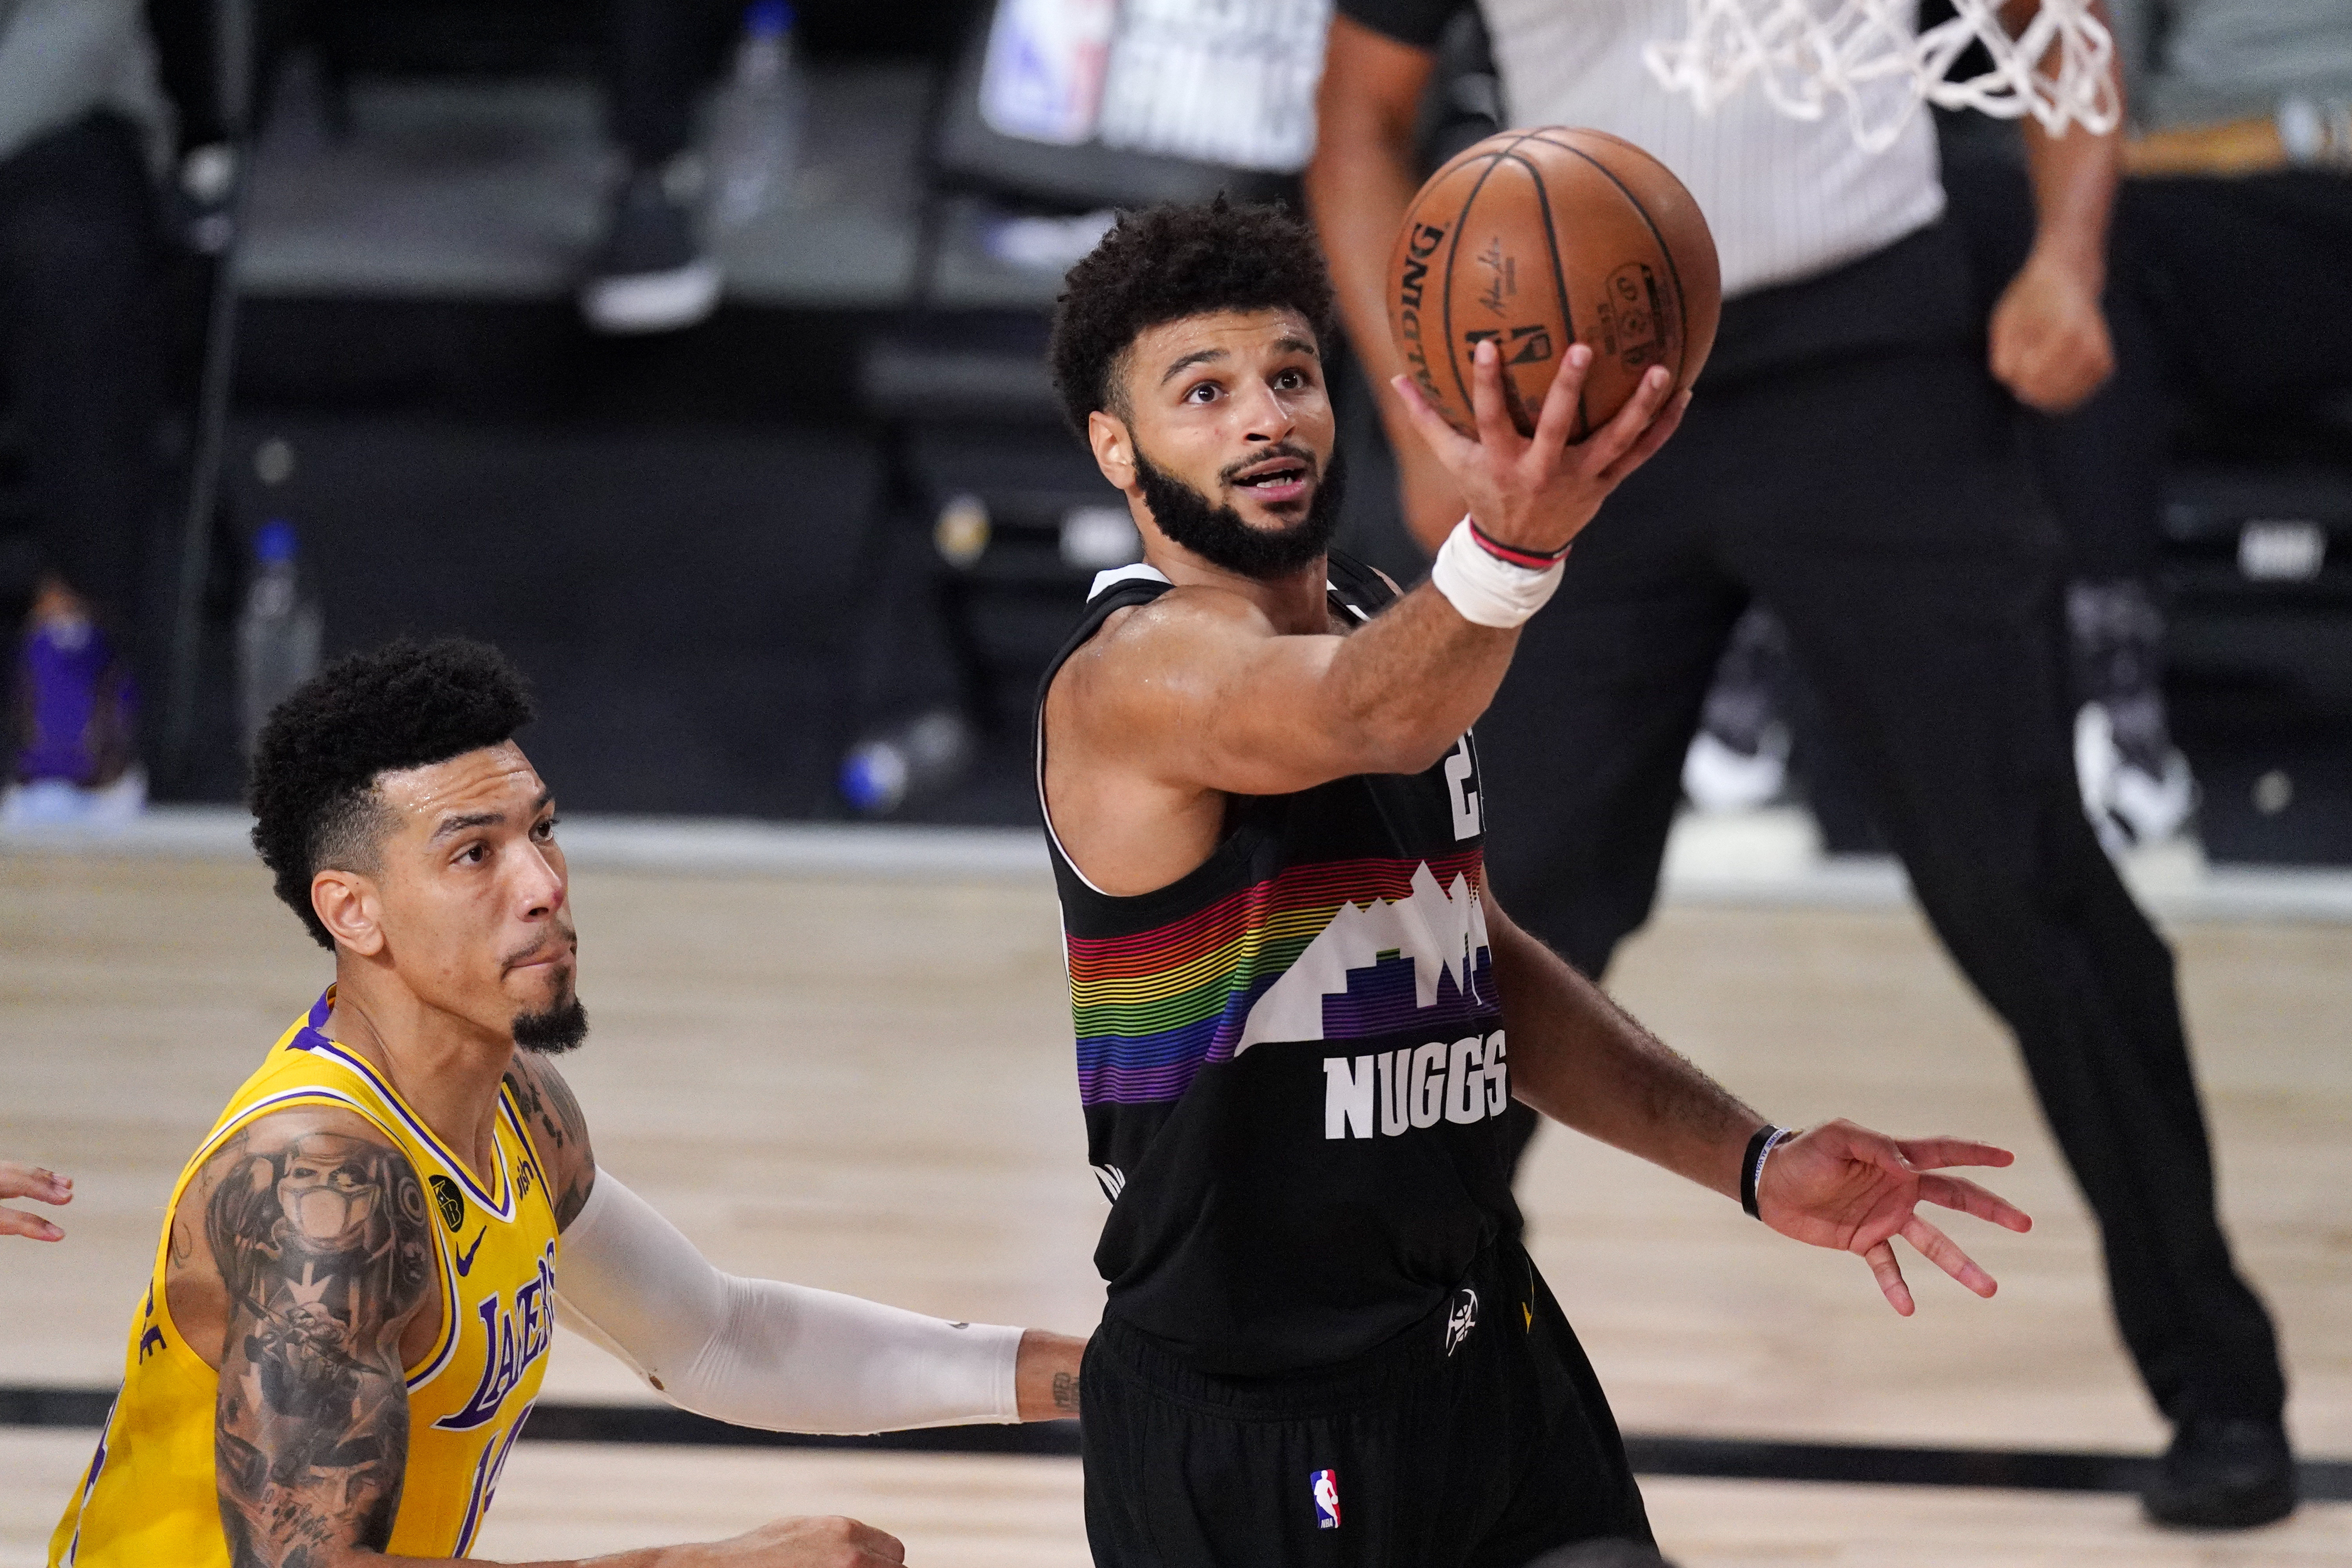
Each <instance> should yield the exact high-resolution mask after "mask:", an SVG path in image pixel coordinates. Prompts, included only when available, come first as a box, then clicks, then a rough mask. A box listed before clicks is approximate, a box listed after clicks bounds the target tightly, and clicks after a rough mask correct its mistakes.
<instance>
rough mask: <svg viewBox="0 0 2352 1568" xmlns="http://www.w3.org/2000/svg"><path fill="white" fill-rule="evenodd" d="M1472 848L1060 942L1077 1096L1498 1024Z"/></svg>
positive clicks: (1478, 867)
mask: <svg viewBox="0 0 2352 1568" xmlns="http://www.w3.org/2000/svg"><path fill="white" fill-rule="evenodd" d="M1484 874H1485V865H1484V861H1483V859H1482V858H1481V856H1480V852H1479V851H1478V850H1477V849H1475V848H1471V849H1465V850H1462V851H1460V852H1459V853H1456V854H1453V855H1446V856H1441V857H1437V858H1433V859H1426V860H1423V859H1397V858H1365V859H1356V860H1332V861H1319V862H1316V863H1313V864H1308V865H1297V866H1289V867H1286V868H1284V869H1283V870H1282V871H1281V873H1280V874H1278V875H1277V876H1276V877H1273V878H1271V879H1267V880H1265V881H1263V882H1258V883H1255V884H1253V885H1251V886H1250V887H1247V888H1244V889H1239V890H1238V891H1236V892H1234V893H1233V894H1232V895H1230V896H1229V897H1227V898H1224V899H1222V900H1218V901H1217V902H1216V903H1214V904H1213V905H1210V906H1209V907H1208V908H1206V909H1203V910H1196V911H1194V912H1193V913H1192V914H1191V915H1188V916H1186V917H1184V918H1183V919H1181V920H1179V921H1171V922H1169V923H1168V924H1167V925H1164V926H1160V927H1158V928H1156V929H1154V930H1151V931H1141V932H1138V933H1136V934H1135V935H1132V936H1124V937H1107V938H1089V937H1078V936H1073V937H1071V938H1070V939H1069V959H1070V1000H1071V1006H1072V1011H1073V1013H1074V1015H1075V1016H1076V1022H1077V1035H1078V1041H1077V1046H1078V1092H1079V1098H1080V1100H1082V1101H1083V1102H1084V1103H1085V1104H1087V1105H1101V1104H1118V1105H1139V1104H1148V1103H1151V1102H1154V1101H1162V1100H1175V1099H1178V1098H1179V1097H1181V1095H1182V1094H1183V1092H1184V1090H1185V1089H1187V1088H1188V1087H1190V1085H1191V1084H1192V1079H1193V1078H1194V1077H1195V1076H1196V1075H1197V1074H1198V1073H1199V1072H1200V1070H1201V1069H1202V1068H1203V1067H1206V1066H1207V1065H1209V1064H1210V1063H1212V1062H1219V1061H1227V1060H1230V1059H1232V1058H1234V1057H1235V1056H1237V1055H1239V1054H1240V1053H1241V1052H1242V1051H1244V1050H1245V1049H1247V1048H1248V1047H1250V1046H1252V1045H1255V1044H1257V1043H1259V1042H1261V1041H1268V1040H1350V1039H1366V1038H1371V1037H1378V1036H1381V1035H1389V1034H1394V1033H1397V1032H1399V1031H1402V1030H1406V1029H1413V1028H1420V1027H1424V1026H1425V1027H1428V1028H1429V1029H1431V1030H1433V1031H1439V1032H1442V1031H1444V1030H1447V1029H1450V1028H1453V1027H1454V1026H1456V1025H1460V1024H1464V1023H1466V1022H1468V1021H1469V1020H1471V1019H1474V1018H1478V1017H1482V1016H1492V1015H1495V1014H1497V1013H1498V1012H1499V1011H1500V1008H1499V1006H1498V1005H1497V1003H1496V999H1495V986H1494V977H1493V969H1492V961H1491V959H1490V957H1489V955H1488V953H1487V943H1486V909H1485V905H1484V902H1483V900H1482V898H1481V893H1480V888H1481V884H1482V882H1483V879H1484Z"/></svg>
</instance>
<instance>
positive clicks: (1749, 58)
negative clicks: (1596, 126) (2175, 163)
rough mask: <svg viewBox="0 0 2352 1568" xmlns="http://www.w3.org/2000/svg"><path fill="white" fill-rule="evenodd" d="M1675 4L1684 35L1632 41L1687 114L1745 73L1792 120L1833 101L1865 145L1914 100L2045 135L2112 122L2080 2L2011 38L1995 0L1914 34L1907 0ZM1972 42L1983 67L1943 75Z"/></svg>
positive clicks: (1958, 8) (2050, 9)
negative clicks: (1689, 106)
mask: <svg viewBox="0 0 2352 1568" xmlns="http://www.w3.org/2000/svg"><path fill="white" fill-rule="evenodd" d="M1688 4H1689V6H1690V19H1691V24H1690V32H1689V35H1688V36H1687V37H1684V38H1683V39H1681V40H1680V41H1678V42H1677V41H1661V42H1659V43H1654V44H1649V45H1646V46H1644V47H1643V51H1642V55H1643V59H1644V60H1645V61H1646V62H1647V64H1648V65H1649V68H1650V71H1651V74H1652V75H1654V76H1655V77H1656V78H1657V79H1659V80H1660V81H1661V82H1663V83H1664V84H1665V86H1666V87H1667V88H1668V89H1671V90H1673V91H1675V92H1687V93H1688V94H1690V96H1691V99H1692V101H1693V102H1695V103H1696V104H1697V106H1698V110H1699V112H1700V113H1701V114H1712V113H1714V112H1715V110H1716V108H1717V105H1719V104H1721V103H1722V102H1723V101H1724V100H1726V99H1727V98H1729V97H1731V96H1732V94H1734V93H1736V92H1738V91H1739V89H1741V88H1742V87H1744V86H1746V85H1747V83H1748V79H1749V78H1750V77H1755V78H1758V79H1760V81H1761V84H1762V90H1763V92H1764V94H1765V96H1766V97H1767V98H1768V99H1769V100H1771V103H1772V106H1773V107H1774V108H1775V109H1777V110H1780V112H1781V113H1783V114H1788V115H1791V116H1794V117H1795V118H1797V119H1799V120H1819V119H1820V118H1821V117H1822V115H1824V114H1826V113H1827V112H1829V110H1830V106H1831V104H1832V102H1833V101H1836V100H1843V101H1844V104H1845V111H1846V119H1847V122H1848V123H1849V125H1850V126H1851V127H1852V129H1853V139H1854V140H1855V141H1856V142H1859V143H1861V145H1862V146H1863V147H1864V148H1865V149H1866V150H1868V151H1870V152H1873V153H1882V152H1885V150H1886V149H1887V148H1889V147H1891V146H1893V145H1894V144H1895V140H1896V139H1897V138H1898V137H1899V136H1901V134H1902V132H1903V128H1904V125H1905V123H1906V122H1907V121H1909V120H1910V118H1911V116H1912V115H1914V114H1915V113H1916V112H1918V109H1919V105H1920V104H1921V103H1922V102H1927V103H1934V104H1937V105H1939V106H1941V107H1943V108H1946V109H1974V110H1981V111H1982V112H1984V113H1986V114H1991V115H1997V116H1999V117H2000V118H2001V119H2003V120H2015V119H2019V118H2021V117H2022V116H2024V115H2028V114H2031V115H2032V116H2033V118H2034V119H2036V120H2038V121H2041V122H2042V126H2043V128H2044V129H2046V130H2048V131H2049V132H2051V133H2052V134H2053V135H2054V134H2056V133H2058V132H2062V131H2063V130H2064V129H2065V128H2066V126H2067V125H2068V124H2069V123H2070V122H2071V123H2073V124H2076V125H2080V126H2081V127H2083V129H2084V130H2085V131H2087V132H2090V133H2091V134H2092V135H2095V136H2104V135H2106V134H2107V133H2108V132H2111V131H2113V130H2115V128H2116V125H2117V124H2118V123H2119V122H2120V121H2122V118H2123V105H2122V103H2121V102H2120V100H2118V98H2117V95H2116V86H2115V80H2114V57H2115V40H2114V39H2113V38H2112V37H2109V36H2108V33H2107V29H2106V28H2105V27H2104V26H2101V25H2100V23H2099V20H2098V18H2097V17H2095V16H2092V15H2091V14H2090V5H2089V0H2042V7H2041V9H2040V10H2039V11H2038V12H2037V13H2036V14H2035V16H2034V17H2033V20H2032V22H2030V23H2028V24H2027V26H2026V28H2025V31H2024V33H2023V34H2021V36H2019V37H2014V38H2012V37H2010V35H2009V31H2008V29H2007V28H2005V27H2003V26H2001V24H2000V16H1999V14H1998V5H1996V4H1995V0H1953V9H1954V11H1955V12H1956V13H1957V14H1956V15H1955V16H1953V17H1952V18H1951V19H1950V20H1949V21H1947V22H1940V23H1938V24H1937V25H1936V26H1933V27H1930V28H1928V29H1927V31H1926V32H1924V33H1923V32H1919V31H1917V30H1916V28H1915V27H1914V26H1912V23H1911V18H1912V17H1913V16H1916V15H1917V10H1918V7H1917V0H1688ZM1832 7H1833V8H1832ZM1979 42H1980V43H1982V44H1983V45H1984V46H1985V48H1986V50H1987V52H1989V53H1990V55H1991V56H1992V62H1993V68H1992V69H1990V70H1989V71H1986V72H1985V73H1983V74H1982V75H1980V76H1973V77H1969V78H1967V79H1963V80H1959V81H1949V80H1947V79H1945V73H1946V72H1947V71H1948V70H1950V69H1951V68H1952V62H1953V61H1955V60H1957V59H1958V58H1959V57H1960V56H1961V54H1962V53H1964V52H1965V51H1966V50H1967V48H1968V47H1969V45H1970V44H1973V43H1979ZM2045 60H2054V62H2055V64H2056V67H2057V69H2056V70H2055V72H2054V73H2053V72H2051V71H2046V70H2044V69H2042V65H2043V62H2044V61H2045ZM1881 83H1891V84H1894V85H1895V87H1896V88H1898V89H1899V90H1894V91H1890V90H1888V89H1886V88H1883V87H1881V86H1880V85H1879V84H1881Z"/></svg>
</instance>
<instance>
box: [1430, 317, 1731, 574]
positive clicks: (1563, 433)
mask: <svg viewBox="0 0 2352 1568" xmlns="http://www.w3.org/2000/svg"><path fill="white" fill-rule="evenodd" d="M1502 357H1503V356H1502V352H1501V351H1500V350H1498V349H1497V348H1496V346H1495V344H1494V343H1493V342H1492V341H1491V340H1489V341H1486V342H1480V343H1479V345H1478V347H1477V349H1476V351H1475V353H1473V355H1472V365H1471V372H1470V381H1471V386H1470V407H1471V410H1472V412H1473V413H1475V415H1476V416H1477V420H1478V435H1477V438H1476V439H1475V440H1474V439H1472V438H1471V437H1467V436H1465V435H1463V434H1462V433H1461V432H1460V431H1458V430H1456V429H1454V426H1451V425H1448V424H1447V423H1446V422H1445V420H1444V416H1441V415H1440V414H1439V413H1438V412H1437V411H1436V410H1435V409H1433V408H1432V407H1431V406H1430V405H1429V403H1428V400H1427V399H1425V398H1423V396H1422V395H1421V388H1419V387H1417V386H1415V385H1414V384H1412V378H1411V377H1409V376H1402V375H1401V376H1398V377H1397V378H1396V380H1395V382H1394V383H1393V385H1394V386H1395V387H1396V391H1397V395H1398V396H1399V397H1401V398H1402V399H1403V400H1404V405H1405V414H1406V416H1408V417H1410V418H1411V419H1412V426H1413V428H1414V429H1415V430H1418V431H1419V432H1420V433H1421V438H1422V439H1423V441H1425V442H1426V443H1428V445H1429V449H1430V450H1431V451H1432V452H1433V453H1435V454H1436V456H1437V460H1438V461H1439V462H1440V463H1443V464H1444V466H1445V470H1446V472H1448V473H1449V474H1452V475H1453V476H1454V483H1455V484H1456V485H1458V486H1459V487H1460V488H1461V490H1462V497H1463V499H1464V500H1465V501H1467V502H1468V503H1469V506H1470V515H1471V516H1472V517H1474V518H1475V519H1476V520H1477V521H1478V526H1479V527H1480V528H1481V529H1483V530H1485V531H1486V534H1487V535H1488V537H1490V538H1492V539H1494V540H1496V541H1497V542H1500V543H1504V544H1508V545H1512V546H1514V547H1516V548H1517V549H1520V550H1527V551H1532V552H1535V553H1536V554H1538V555H1550V554H1554V553H1557V552H1559V550H1561V549H1562V548H1564V547H1565V546H1566V545H1567V543H1568V542H1569V541H1570V540H1571V539H1574V538H1575V537H1576V536H1577V535H1578V534H1579V533H1580V532H1582V531H1584V525H1585V524H1586V523H1588V522H1591V521H1592V515H1593V513H1595V512H1597V511H1599V510H1601V502H1602V501H1603V500H1607V499H1608V497H1609V492H1610V491H1611V490H1613V489H1616V488H1617V486H1618V485H1619V484H1620V483H1621V482H1622V480H1623V479H1624V478H1625V476H1626V475H1628V474H1630V473H1632V472H1633V470H1634V469H1635V468H1640V467H1641V466H1642V465H1643V463H1645V462H1647V461H1649V458H1650V454H1652V453H1653V452H1655V451H1656V450H1657V449H1658V448H1659V447H1662V446H1664V444H1665V440H1666V437H1669V436H1671V435H1673V434H1674V433H1675V426H1677V425H1679V424H1680V423H1682V417H1683V410H1684V409H1685V408H1686V407H1688V406H1689V405H1690V394H1689V393H1687V392H1685V393H1684V394H1682V395H1680V396H1675V395H1672V388H1673V385H1674V377H1673V376H1671V375H1669V374H1667V373H1666V369H1665V367H1664V366H1663V365H1652V366H1651V367H1650V369H1649V370H1648V372H1647V373H1646V374H1643V377H1642V382H1641V384H1640V385H1639V386H1637V387H1635V388H1634V390H1633V396H1631V397H1629V398H1627V399H1626V400H1625V406H1624V407H1622V408H1621V409H1619V410H1618V411H1617V413H1616V416H1614V417H1613V418H1612V419H1611V420H1610V421H1609V423H1608V424H1606V425H1604V426H1601V428H1600V429H1599V430H1596V431H1594V432H1593V433H1592V434H1591V435H1590V436H1588V437H1585V438H1584V439H1583V440H1581V441H1579V442H1577V443H1576V444H1575V445H1574V446H1570V444H1569V439H1568V433H1569V432H1570V430H1571V429H1573V428H1574V427H1575V425H1576V405H1577V397H1578V395H1579V394H1580V393H1581V392H1582V391H1583V390H1584V378H1585V375H1586V374H1587V373H1588V372H1589V371H1590V370H1591V368H1592V351H1591V349H1590V348H1589V347H1587V346H1586V345H1584V344H1583V343H1574V344H1571V345H1570V348H1569V351H1568V353H1566V354H1564V355H1563V356H1561V359H1560V363H1559V374H1556V375H1554V376H1553V377H1552V383H1551V391H1550V392H1549V393H1547V394H1546V395H1544V404H1543V411H1542V413H1541V414H1540V415H1539V416H1538V417H1537V419H1536V432H1535V434H1534V435H1533V436H1522V435H1520V434H1519V432H1518V427H1517V426H1516V425H1514V424H1513V423H1512V422H1511V416H1510V409H1509V406H1508V405H1507V403H1506V401H1505V400H1504V396H1503V363H1502Z"/></svg>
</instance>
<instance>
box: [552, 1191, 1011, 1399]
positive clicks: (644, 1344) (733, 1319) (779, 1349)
mask: <svg viewBox="0 0 2352 1568" xmlns="http://www.w3.org/2000/svg"><path fill="white" fill-rule="evenodd" d="M556 1300H557V1305H558V1308H559V1310H560V1315H561V1317H562V1321H564V1322H566V1323H567V1324H569V1325H570V1326H571V1327H572V1328H575V1329H579V1330H581V1331H583V1332H585V1333H586V1334H587V1335H588V1337H589V1338H591V1339H593V1340H594V1341H595V1342H597V1343H599V1344H601V1345H603V1346H604V1348H605V1349H606V1350H609V1351H611V1352H613V1353H614V1354H615V1355H616V1356H619V1357H620V1358H621V1360H622V1361H624V1362H625V1363H627V1364H628V1365H630V1366H631V1367H634V1368H635V1370H636V1372H637V1373H638V1374H639V1375H640V1376H642V1377H644V1378H645V1379H646V1382H648V1383H650V1384H652V1385H653V1386H654V1387H655V1388H656V1390H658V1391H659V1392H660V1393H661V1394H662V1396H663V1397H664V1398H666V1399H667V1400H668V1401H669V1402H670V1403H671V1404H673V1405H679V1406H681V1407H683V1408H685V1409H688V1410H692V1411H695V1412H697V1413H698V1414H700V1415H710V1416H715V1417H717V1418H718V1419H719V1420H721V1421H731V1422H733V1423H735V1424H736V1425H737V1426H763V1427H767V1428H769V1429H770V1430H772V1431H780V1432H831V1433H862V1432H890V1431H897V1430H900V1429H902V1428H905V1427H909V1426H966V1425H969V1424H971V1423H973V1422H981V1421H1017V1420H1019V1419H1020V1418H1021V1417H1020V1405H1019V1402H1018V1400H1017V1399H1016V1397H1015V1395H1014V1392H1013V1367H1014V1363H1015V1362H1016V1360H1017V1358H1018V1357H1019V1354H1020V1350H1021V1331H1020V1330H1019V1329H1007V1328H997V1327H993V1326H992V1325H990V1324H986V1323H971V1324H968V1325H966V1324H958V1323H949V1322H944V1321H940V1319H937V1318H926V1317H923V1316H922V1315H920V1314H919V1313H916V1312H908V1311H901V1310H899V1309H898V1308H896V1307H885V1306H882V1305H880V1304H878V1303H877V1302H873V1301H866V1300H859V1299H858V1298H857V1297H855V1296H842V1295H837V1294H835V1292H833V1291H831V1290H812V1289H807V1288H806V1287H804V1286H800V1285H785V1284H781V1283H779V1282H777V1281H775V1280H772V1279H736V1278H735V1277H734V1276H732V1275H729V1274H722V1273H720V1272H719V1270H718V1269H717V1268H713V1267H712V1266H711V1265H710V1263H709V1261H708V1260H706V1259H705V1258H703V1256H702V1255H701V1254H700V1253H699V1252H698V1251H696V1250H695V1247H694V1244H693V1243H692V1242H690V1241H688V1240H687V1238H686V1237H684V1236H682V1235H680V1234H679V1233H678V1229H677V1226H673V1225H672V1224H670V1223H669V1221H667V1220H666V1219H664V1218H663V1217H662V1216H661V1215H659V1214H658V1213H656V1212H655V1209H654V1207H653V1205H651V1204H648V1203H646V1201H645V1199H643V1198H641V1197H639V1196H637V1194H635V1193H633V1192H631V1191H629V1189H628V1188H626V1187H625V1186H623V1185H622V1184H620V1183H618V1182H616V1181H614V1179H613V1175H612V1173H611V1172H609V1171H602V1170H600V1171H598V1172H597V1173H596V1182H595V1185H594V1187H593V1189H591V1191H590V1193H589V1194H588V1202H587V1204H586V1205H585V1206H584V1207H583V1208H582V1209H581V1211H580V1214H579V1215H578V1217H576V1218H575V1219H573V1220H572V1224H571V1226H570V1227H569V1228H568V1229H566V1230H565V1231H564V1233H563V1241H562V1261H561V1263H560V1264H559V1265H558V1268H557V1276H556Z"/></svg>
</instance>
